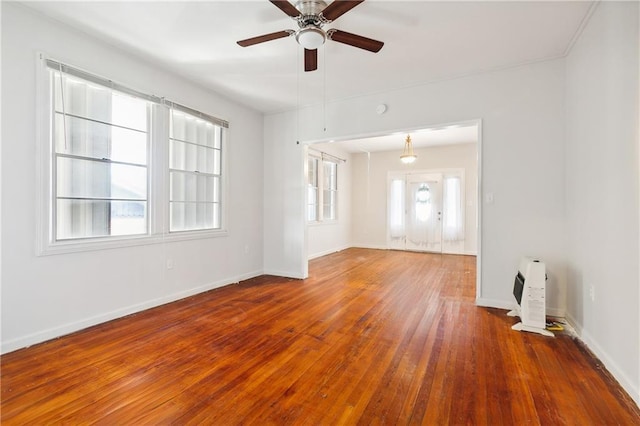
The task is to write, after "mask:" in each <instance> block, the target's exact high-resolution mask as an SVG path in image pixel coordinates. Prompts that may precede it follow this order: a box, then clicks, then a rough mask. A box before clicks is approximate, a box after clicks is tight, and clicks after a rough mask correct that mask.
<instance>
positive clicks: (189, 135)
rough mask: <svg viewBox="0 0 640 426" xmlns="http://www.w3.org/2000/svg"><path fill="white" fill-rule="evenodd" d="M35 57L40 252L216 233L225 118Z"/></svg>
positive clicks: (218, 229)
mask: <svg viewBox="0 0 640 426" xmlns="http://www.w3.org/2000/svg"><path fill="white" fill-rule="evenodd" d="M41 59H42V63H43V67H42V70H43V73H42V80H41V81H42V83H43V84H42V85H41V86H40V87H41V90H39V92H38V93H39V96H40V100H41V102H39V105H40V106H41V107H43V108H41V110H42V114H41V118H42V121H41V125H40V126H39V131H40V134H41V137H40V139H41V141H42V143H41V145H39V147H38V149H39V152H40V155H39V157H38V158H39V167H38V173H39V175H40V179H39V180H40V186H39V192H40V200H41V203H40V208H39V212H38V215H39V218H40V220H39V224H40V228H41V232H40V234H41V235H42V238H41V241H40V253H41V254H47V253H49V252H51V253H54V252H61V251H78V250H84V249H86V248H87V247H89V248H91V247H95V248H101V247H114V246H116V247H117V246H118V245H130V244H136V242H135V241H138V243H146V242H145V241H147V240H149V239H154V238H155V237H162V239H161V240H165V239H166V238H168V237H171V238H178V239H182V238H201V237H208V236H213V235H224V220H223V219H224V214H223V213H224V206H223V200H224V188H225V184H224V179H225V175H224V161H223V159H224V158H223V152H224V144H225V133H226V129H227V128H228V123H227V122H225V121H224V120H220V119H217V118H215V117H211V116H208V115H206V114H203V113H201V112H199V111H195V110H192V109H190V108H187V107H184V106H182V105H178V104H175V103H173V102H169V101H166V100H164V99H162V98H158V97H155V96H151V95H146V94H144V93H140V92H136V91H134V90H132V89H129V88H127V87H124V86H121V85H119V84H117V83H114V82H112V81H110V80H107V79H104V78H101V77H97V76H95V75H92V74H89V73H87V72H84V71H80V70H77V69H75V68H73V67H70V66H67V65H63V64H60V63H58V62H55V61H52V60H49V59H45V58H43V57H42V58H41ZM158 241H160V239H158Z"/></svg>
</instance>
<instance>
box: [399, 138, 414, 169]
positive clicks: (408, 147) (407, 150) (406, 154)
mask: <svg viewBox="0 0 640 426" xmlns="http://www.w3.org/2000/svg"><path fill="white" fill-rule="evenodd" d="M416 158H418V156H417V155H415V154H414V153H413V145H412V144H411V135H407V139H406V140H405V142H404V150H403V151H402V155H401V156H400V161H402V162H403V163H404V164H411V163H413V162H414V161H416Z"/></svg>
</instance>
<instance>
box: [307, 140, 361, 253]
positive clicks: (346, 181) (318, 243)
mask: <svg viewBox="0 0 640 426" xmlns="http://www.w3.org/2000/svg"><path fill="white" fill-rule="evenodd" d="M309 147H310V148H313V149H316V150H320V151H322V152H325V153H327V154H330V155H333V156H335V157H338V158H342V159H344V160H347V161H346V162H340V163H339V164H338V214H337V220H335V221H326V222H316V223H313V222H312V223H309V224H308V225H307V233H308V238H307V243H308V253H309V259H313V258H316V257H320V256H324V255H326V254H329V253H333V252H336V251H340V250H344V249H345V248H348V247H351V209H352V205H351V179H352V178H351V169H352V160H351V154H349V153H348V152H346V151H343V150H341V149H339V148H337V147H336V146H335V145H332V144H330V143H320V144H313V145H310V146H309ZM311 153H313V151H311ZM315 154H316V155H317V154H318V153H317V152H316V153H315Z"/></svg>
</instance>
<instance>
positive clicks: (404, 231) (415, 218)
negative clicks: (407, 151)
mask: <svg viewBox="0 0 640 426" xmlns="http://www.w3.org/2000/svg"><path fill="white" fill-rule="evenodd" d="M388 207H389V208H388V227H387V228H388V232H387V235H388V238H387V243H388V247H389V248H390V249H396V250H415V251H430V252H438V253H439V252H441V251H442V174H440V173H428V174H426V173H422V174H402V175H400V174H399V175H393V176H390V179H389V194H388Z"/></svg>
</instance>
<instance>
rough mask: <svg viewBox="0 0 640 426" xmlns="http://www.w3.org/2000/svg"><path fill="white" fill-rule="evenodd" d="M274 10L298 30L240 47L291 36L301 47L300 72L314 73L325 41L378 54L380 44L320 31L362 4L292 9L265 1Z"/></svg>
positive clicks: (283, 0)
mask: <svg viewBox="0 0 640 426" xmlns="http://www.w3.org/2000/svg"><path fill="white" fill-rule="evenodd" d="M269 1H270V2H271V3H273V4H274V5H275V6H276V7H277V8H279V9H280V10H282V11H283V12H284V13H286V14H287V15H289V16H290V17H291V18H293V19H295V20H296V21H297V22H298V26H299V28H298V30H297V31H294V30H284V31H277V32H275V33H270V34H264V35H261V36H257V37H252V38H248V39H246V40H240V41H239V42H238V44H239V45H240V46H242V47H248V46H253V45H254V44H258V43H264V42H266V41H271V40H277V39H279V38H284V37H289V36H292V35H295V37H296V41H297V42H298V44H299V45H301V46H302V47H304V70H305V71H315V70H316V69H318V47H320V46H322V45H323V44H324V42H325V41H326V40H327V39H329V40H333V41H337V42H338V43H343V44H348V45H349V46H354V47H358V48H360V49H364V50H368V51H370V52H374V53H376V52H379V51H380V49H382V46H383V45H384V43H383V42H381V41H377V40H373V39H370V38H367V37H363V36H359V35H357V34H351V33H348V32H346V31H341V30H337V29H330V30H326V31H325V30H323V29H322V27H323V26H324V25H326V24H329V23H331V22H333V21H335V20H336V19H338V18H339V17H340V16H342V15H344V14H345V13H347V12H348V11H350V10H351V9H353V8H354V7H356V6H357V5H359V4H360V3H362V2H363V1H364V0H355V1H352V0H334V1H333V2H331V3H330V4H329V5H328V6H327V3H326V2H325V1H323V0H300V1H298V2H297V3H296V5H295V6H294V5H293V4H291V3H289V2H288V1H287V0H269Z"/></svg>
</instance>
